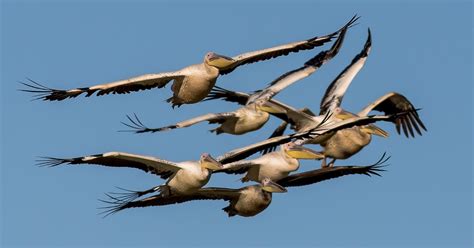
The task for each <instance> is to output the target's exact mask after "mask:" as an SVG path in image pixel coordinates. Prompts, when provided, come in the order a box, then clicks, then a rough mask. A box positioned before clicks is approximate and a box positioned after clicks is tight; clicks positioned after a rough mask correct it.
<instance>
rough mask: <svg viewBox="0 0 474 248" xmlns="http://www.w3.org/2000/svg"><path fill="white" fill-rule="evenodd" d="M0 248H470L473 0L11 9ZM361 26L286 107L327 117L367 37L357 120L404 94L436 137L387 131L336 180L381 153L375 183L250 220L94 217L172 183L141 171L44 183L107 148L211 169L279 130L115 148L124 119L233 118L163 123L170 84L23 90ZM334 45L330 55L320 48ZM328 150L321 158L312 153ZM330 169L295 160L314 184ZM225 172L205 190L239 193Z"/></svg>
mask: <svg viewBox="0 0 474 248" xmlns="http://www.w3.org/2000/svg"><path fill="white" fill-rule="evenodd" d="M1 7H2V10H1V22H2V23H1V42H2V43H1V49H2V50H1V54H2V55H1V104H2V111H1V114H2V115H1V125H2V129H1V130H2V133H1V141H2V142H1V147H2V149H1V152H2V154H1V184H0V185H1V213H2V214H1V224H2V226H1V246H2V247H107V246H109V247H152V246H153V247H189V246H196V247H222V245H226V246H227V247H242V246H254V247H255V246H258V247H261V246H269V247H288V246H290V245H291V246H293V247H295V246H297V247H316V246H319V247H472V242H473V240H472V233H473V230H472V222H473V215H472V208H473V206H472V205H473V201H472V198H473V184H472V178H473V172H472V165H473V160H472V150H473V144H472V140H473V133H472V132H473V128H472V113H473V107H472V106H473V105H472V96H473V88H472V84H473V78H472V68H473V60H472V57H473V52H472V44H473V40H472V33H473V26H472V21H473V20H472V10H473V8H472V3H470V2H469V1H464V2H461V1H421V2H420V1H419V2H412V1H400V2H398V1H391V2H388V3H383V4H382V3H379V2H378V1H362V2H358V3H351V2H346V1H335V2H330V1H321V2H309V1H291V3H290V2H289V1H288V2H275V3H273V2H270V1H264V2H260V3H258V4H254V3H252V2H251V1H243V2H239V3H236V2H235V3H225V4H224V3H219V2H218V1H208V2H202V3H193V2H191V1H189V2H183V1H181V2H178V3H171V2H165V1H163V2H155V3H154V2H148V1H141V2H140V1H133V2H132V1H120V2H118V3H112V2H111V1H110V2H109V1H102V2H92V1H72V2H69V3H67V4H66V3H60V2H59V1H51V2H42V3H36V2H35V1H2V5H1ZM354 14H359V15H360V16H361V19H360V20H359V25H357V26H355V27H354V28H352V29H350V30H349V31H348V34H347V37H346V40H345V43H344V45H343V47H342V49H341V51H340V53H339V55H338V56H337V57H335V58H334V59H333V60H331V61H330V62H329V63H327V64H326V65H324V66H323V67H322V68H321V69H320V71H319V72H316V73H315V74H313V75H312V76H310V77H308V78H306V79H304V80H301V81H300V82H298V83H297V84H294V85H292V86H291V87H289V88H288V89H286V90H285V91H283V92H282V93H281V94H279V95H278V96H277V97H276V98H277V99H278V100H281V101H283V102H285V103H288V104H291V105H293V106H295V107H304V106H308V107H310V108H311V109H313V110H314V111H315V112H318V108H319V102H320V99H321V97H322V95H323V93H324V91H325V89H326V87H327V86H328V85H329V83H330V82H331V81H332V80H333V79H334V77H336V76H337V74H339V72H340V71H341V70H342V69H343V68H344V67H345V66H346V65H347V64H348V63H349V62H350V61H351V60H352V58H353V57H354V56H355V55H356V54H357V53H358V52H359V51H360V50H361V48H362V46H363V44H364V42H365V40H366V35H367V28H368V27H370V28H371V30H372V35H373V49H372V52H371V54H370V56H369V58H368V60H367V63H366V65H365V67H364V68H363V70H362V71H361V72H360V74H359V75H358V76H357V77H356V78H355V80H354V82H353V84H352V85H351V86H350V88H349V90H348V92H347V95H346V97H345V98H344V101H343V107H345V108H346V109H347V110H350V111H353V112H357V111H359V110H360V109H361V108H363V107H364V106H366V105H367V104H368V103H369V102H371V101H373V100H375V99H377V98H378V97H379V96H381V95H383V94H385V93H387V92H390V91H396V92H400V93H402V94H404V95H405V96H407V97H408V98H409V99H410V100H411V101H412V102H413V104H414V105H415V106H416V107H420V108H422V110H421V111H420V116H421V119H422V120H423V121H424V123H425V124H426V126H427V128H428V133H426V134H425V135H423V136H422V137H417V138H416V139H407V138H405V137H404V136H399V135H397V134H396V132H395V128H394V126H393V125H391V124H388V123H383V124H381V125H380V126H381V127H383V128H384V129H385V130H387V131H390V132H391V134H392V135H391V136H390V137H389V138H388V139H382V138H380V137H375V138H374V139H373V142H372V144H371V145H370V146H368V147H367V148H365V149H364V150H363V151H362V152H360V153H359V154H357V155H355V156H354V157H352V158H350V159H348V160H346V161H338V162H337V164H338V165H349V164H352V165H366V164H370V163H373V162H375V161H376V160H378V158H379V157H380V155H381V154H382V153H383V152H385V151H386V152H388V153H389V154H390V155H391V156H392V159H391V160H390V166H389V167H388V168H387V170H388V171H387V172H384V173H383V177H366V176H360V175H354V176H347V177H343V178H338V179H334V180H330V181H326V182H322V183H319V184H315V185H311V186H307V187H301V188H290V189H289V192H288V193H286V194H278V195H274V198H273V202H272V204H271V205H270V206H269V207H268V208H267V210H265V211H264V212H262V213H261V214H259V215H257V216H255V217H253V218H243V217H234V218H228V217H227V216H226V214H225V213H224V212H223V211H222V210H221V208H223V207H225V206H227V203H226V202H224V201H204V202H203V201H201V202H189V203H185V204H180V205H174V206H166V207H150V208H145V209H130V210H126V211H123V212H120V213H118V214H115V215H112V216H109V217H108V218H105V219H104V218H102V217H101V216H99V215H97V213H98V212H99V210H98V209H97V207H100V206H102V205H101V203H100V202H99V201H98V200H97V199H99V198H104V193H105V192H110V191H116V189H115V186H120V187H124V188H129V189H136V190H140V189H148V188H150V187H152V186H155V185H158V184H160V183H162V182H163V181H162V180H161V179H160V178H158V177H156V176H153V175H149V174H144V173H143V172H141V171H138V170H133V169H115V168H105V167H99V166H77V167H72V166H62V167H56V168H39V167H37V166H35V159H36V158H37V156H56V157H76V156H84V155H89V154H97V153H103V152H107V151H125V152H131V153H137V154H145V155H154V156H157V157H160V158H163V159H168V160H172V161H184V160H195V159H198V157H199V155H200V154H201V153H203V152H209V153H211V154H212V155H214V156H218V155H220V154H222V153H224V152H226V151H230V150H232V149H235V148H238V147H241V146H245V145H248V144H251V143H253V142H257V141H260V140H263V139H264V138H266V137H267V136H268V135H269V134H270V133H271V132H272V130H273V129H274V128H275V127H276V125H278V124H279V121H278V120H277V119H274V118H272V119H271V120H270V121H269V122H268V123H267V125H266V126H265V127H264V128H262V129H261V130H258V131H256V132H253V133H249V134H246V135H243V136H231V135H226V134H223V135H219V136H216V135H214V134H211V133H209V132H208V131H207V130H209V129H212V128H214V127H215V126H213V125H208V124H205V123H202V124H199V125H196V126H193V127H190V128H187V129H181V130H175V131H172V132H164V133H158V134H145V135H134V134H131V133H120V132H117V130H121V129H123V126H122V125H121V124H120V121H123V120H125V115H126V114H130V113H134V112H135V113H137V114H139V115H140V117H141V119H142V120H143V121H144V122H145V123H146V124H147V125H148V126H152V127H158V126H163V125H168V124H173V123H175V122H177V121H180V120H184V119H186V118H191V117H194V116H197V115H201V114H205V113H209V112H223V111H231V110H234V109H236V108H237V105H235V104H232V103H226V102H219V101H212V102H204V103H199V104H194V105H185V106H183V107H181V108H179V109H174V110H173V109H171V107H170V105H169V104H167V103H165V102H164V100H165V99H167V98H168V97H170V96H171V91H170V87H169V86H168V87H167V88H165V89H161V90H158V89H155V90H149V91H146V92H139V93H133V94H129V95H120V96H118V95H110V96H105V97H91V98H84V97H79V98H77V99H73V100H69V101H63V102H41V101H30V100H31V95H30V94H27V93H24V92H19V91H17V89H18V88H20V86H19V84H18V81H24V80H25V79H26V77H30V78H32V79H34V80H37V81H38V82H41V83H43V84H45V85H48V86H50V87H53V88H74V87H84V86H90V85H94V84H97V83H105V82H109V81H115V80H119V79H125V78H129V77H132V76H137V75H141V74H146V73H158V72H166V71H173V70H177V69H180V68H182V67H184V66H187V65H190V64H194V63H200V62H201V61H202V59H203V57H204V54H205V53H206V52H208V51H215V52H218V53H220V54H225V55H229V56H234V55H237V54H240V53H243V52H248V51H253V50H258V49H263V48H266V47H271V46H275V45H279V44H284V43H287V42H292V41H297V40H302V39H307V38H310V37H313V36H316V35H324V34H327V33H330V32H333V31H335V30H337V29H338V28H339V27H341V26H342V25H343V24H344V23H346V22H347V21H348V20H349V19H350V18H351V17H352V16H353V15H354ZM328 47H329V45H327V46H325V48H328ZM319 51H321V48H317V49H314V50H311V51H305V52H300V53H298V54H292V55H291V56H287V57H280V58H277V59H273V60H271V61H266V62H261V63H257V64H251V65H246V66H243V67H240V68H238V69H237V70H235V71H234V72H232V73H231V74H229V75H225V76H222V77H220V78H219V79H218V85H219V86H222V87H224V88H228V89H232V90H239V91H245V92H247V91H253V90H257V89H260V88H263V87H265V86H266V85H267V83H269V82H270V81H272V80H273V79H275V78H276V77H278V76H279V75H281V74H282V73H284V72H287V71H289V70H292V69H294V68H298V67H300V66H301V65H302V64H303V63H304V62H305V61H306V60H307V59H309V58H310V57H312V56H314V55H315V54H316V53H318V52H319ZM315 148H318V147H315ZM319 166H320V162H314V161H306V162H303V163H302V165H301V167H300V169H301V170H307V169H308V170H309V169H315V168H318V167H319ZM238 178H239V177H238V176H229V175H215V176H213V177H212V179H211V181H210V183H209V184H208V185H209V186H226V187H233V188H237V187H241V186H242V184H241V183H240V182H237V179H238Z"/></svg>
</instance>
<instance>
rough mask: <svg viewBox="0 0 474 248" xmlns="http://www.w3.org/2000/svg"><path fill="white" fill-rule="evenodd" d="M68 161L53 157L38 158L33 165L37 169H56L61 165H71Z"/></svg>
mask: <svg viewBox="0 0 474 248" xmlns="http://www.w3.org/2000/svg"><path fill="white" fill-rule="evenodd" d="M71 162H72V160H70V159H63V158H55V157H38V158H37V159H36V160H35V164H36V166H38V167H56V166H58V165H61V164H67V163H71Z"/></svg>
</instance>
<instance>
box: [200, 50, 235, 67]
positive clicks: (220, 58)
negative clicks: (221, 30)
mask: <svg viewBox="0 0 474 248" xmlns="http://www.w3.org/2000/svg"><path fill="white" fill-rule="evenodd" d="M234 62H235V60H233V59H232V58H229V57H227V56H224V55H220V54H217V53H213V52H208V53H206V56H205V57H204V63H206V64H208V65H210V66H214V67H216V68H217V69H223V68H226V67H228V66H230V65H232V64H233V63H234Z"/></svg>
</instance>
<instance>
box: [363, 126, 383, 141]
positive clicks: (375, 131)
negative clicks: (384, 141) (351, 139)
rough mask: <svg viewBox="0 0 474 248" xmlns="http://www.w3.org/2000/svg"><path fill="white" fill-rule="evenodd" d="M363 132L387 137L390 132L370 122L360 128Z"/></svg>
mask: <svg viewBox="0 0 474 248" xmlns="http://www.w3.org/2000/svg"><path fill="white" fill-rule="evenodd" d="M360 130H361V131H362V132H365V133H368V134H374V135H377V136H380V137H384V138H387V137H388V132H387V131H385V130H383V129H382V128H379V127H377V126H376V125H373V124H369V125H366V126H363V127H361V128H360Z"/></svg>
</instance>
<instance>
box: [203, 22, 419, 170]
mask: <svg viewBox="0 0 474 248" xmlns="http://www.w3.org/2000/svg"><path fill="white" fill-rule="evenodd" d="M371 43H372V41H371V34H370V30H369V31H368V38H367V41H366V43H365V45H364V48H363V49H362V51H361V52H360V53H359V54H358V55H357V56H355V58H354V59H353V60H352V62H351V64H350V65H349V66H347V67H346V68H345V69H344V70H343V71H342V72H341V74H339V75H338V76H337V78H336V79H335V80H334V81H333V82H332V83H331V85H330V86H329V87H328V89H327V90H326V93H325V95H324V97H323V99H322V101H321V106H320V115H319V116H315V115H314V114H312V112H311V111H309V110H307V109H306V110H297V109H295V108H292V107H290V106H288V105H286V104H283V103H281V102H278V101H275V100H273V99H271V100H270V101H269V102H271V103H272V104H274V105H275V106H278V108H279V109H285V110H286V117H285V118H286V119H285V118H284V119H285V121H286V122H289V123H291V124H292V128H293V129H295V130H296V131H297V132H302V131H306V130H309V129H312V128H314V127H315V126H317V125H319V124H320V123H321V120H322V118H323V117H324V116H325V115H326V114H328V113H333V114H334V115H333V116H332V118H331V120H330V122H338V121H341V120H345V119H348V118H357V117H363V116H367V114H369V112H370V111H372V110H377V111H381V112H384V113H385V114H386V115H392V114H396V113H402V112H405V113H407V114H406V115H399V116H398V117H397V118H395V119H393V120H392V122H393V123H395V126H396V129H397V132H398V133H400V128H402V129H403V132H404V133H405V135H406V136H407V137H408V134H410V135H411V136H413V137H414V135H415V134H414V131H413V129H415V130H416V132H417V133H418V134H419V135H421V134H422V133H421V129H423V130H425V131H426V128H425V126H424V124H423V122H422V121H421V120H420V118H419V116H418V114H417V112H416V111H415V107H414V106H413V104H412V103H411V102H410V101H409V100H408V99H407V98H406V97H405V96H403V95H401V94H399V93H396V92H391V93H388V94H386V95H384V96H382V97H380V98H378V99H377V100H376V101H374V102H373V103H371V104H369V105H368V106H367V107H366V108H364V109H363V110H362V111H360V112H359V113H358V114H357V115H355V114H352V113H350V112H348V111H346V110H343V109H342V108H341V107H340V104H341V102H342V98H343V97H344V94H345V92H346V90H347V88H348V87H349V85H350V83H351V82H352V80H353V78H354V77H355V76H356V75H357V73H358V72H359V71H360V69H362V67H363V65H364V64H365V61H366V59H367V56H368V55H369V53H370V49H371ZM249 97H250V96H249V95H248V94H245V93H242V92H232V91H229V90H225V89H222V88H216V89H214V90H213V91H212V92H211V94H210V95H209V97H208V100H212V99H219V98H223V99H224V100H226V101H233V102H237V103H240V104H242V102H243V101H245V99H248V98H249ZM282 112H283V111H282ZM277 116H278V117H280V118H282V116H281V114H280V115H277ZM285 128H286V124H285V123H283V124H282V125H280V126H279V127H278V128H277V130H275V132H274V134H272V136H279V135H281V134H283V132H284V130H285ZM372 134H375V135H379V136H383V137H387V135H388V133H387V132H385V131H384V130H382V129H380V128H378V127H376V126H375V125H372V124H370V125H366V126H355V127H351V128H348V129H344V130H340V131H339V132H337V133H331V135H326V136H320V137H318V138H317V139H314V140H307V141H306V142H305V143H313V144H321V145H322V146H323V148H324V150H323V154H324V155H325V156H326V157H330V158H333V160H332V161H331V163H330V164H329V166H331V165H332V164H333V163H334V161H335V159H346V158H348V157H350V156H352V155H354V154H355V153H357V152H359V151H360V150H361V149H362V148H363V147H365V146H366V145H368V144H369V143H370V141H371V135H372ZM322 166H323V167H324V166H326V160H325V159H323V164H322Z"/></svg>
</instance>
